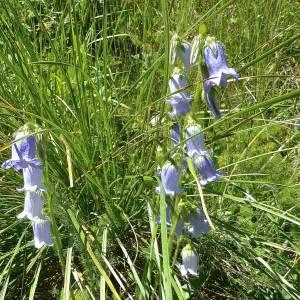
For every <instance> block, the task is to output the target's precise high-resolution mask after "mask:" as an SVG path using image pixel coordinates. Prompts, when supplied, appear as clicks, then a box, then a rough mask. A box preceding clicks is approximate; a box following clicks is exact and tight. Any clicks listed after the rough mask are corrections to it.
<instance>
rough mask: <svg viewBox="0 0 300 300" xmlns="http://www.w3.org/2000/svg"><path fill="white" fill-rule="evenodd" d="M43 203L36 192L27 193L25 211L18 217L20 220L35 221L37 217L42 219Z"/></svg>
mask: <svg viewBox="0 0 300 300" xmlns="http://www.w3.org/2000/svg"><path fill="white" fill-rule="evenodd" d="M42 208H43V201H42V199H41V197H40V195H39V194H38V193H36V192H29V191H28V192H26V193H25V202H24V209H23V211H22V212H21V213H20V214H18V215H17V218H18V219H24V218H27V219H29V220H31V221H32V220H34V219H35V218H36V217H38V218H42Z"/></svg>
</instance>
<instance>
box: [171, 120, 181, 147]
mask: <svg viewBox="0 0 300 300" xmlns="http://www.w3.org/2000/svg"><path fill="white" fill-rule="evenodd" d="M170 137H171V140H172V142H173V143H174V145H177V144H179V142H180V129H179V126H178V125H177V124H174V125H173V126H172V127H171V129H170Z"/></svg>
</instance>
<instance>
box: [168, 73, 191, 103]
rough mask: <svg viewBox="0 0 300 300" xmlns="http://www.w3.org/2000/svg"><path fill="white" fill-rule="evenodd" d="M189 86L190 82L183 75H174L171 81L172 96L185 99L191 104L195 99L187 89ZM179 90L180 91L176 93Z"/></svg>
mask: <svg viewBox="0 0 300 300" xmlns="http://www.w3.org/2000/svg"><path fill="white" fill-rule="evenodd" d="M187 85H188V81H187V79H186V77H185V76H183V75H182V74H174V75H173V76H172V77H171V79H170V80H169V88H170V92H171V94H174V95H173V96H175V95H176V96H180V97H181V98H182V99H185V100H187V101H188V102H189V101H191V100H192V99H193V98H192V97H191V95H190V93H189V91H188V90H187V88H186V87H187ZM178 90H180V91H179V92H178V93H176V92H177V91H178ZM175 93H176V94H175Z"/></svg>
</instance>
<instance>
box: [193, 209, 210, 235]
mask: <svg viewBox="0 0 300 300" xmlns="http://www.w3.org/2000/svg"><path fill="white" fill-rule="evenodd" d="M189 222H190V224H191V225H190V226H189V227H188V232H189V234H191V236H192V238H197V237H199V236H200V235H202V234H203V233H207V232H209V229H210V228H209V224H208V221H207V220H206V219H205V215H204V212H203V210H202V209H197V211H196V212H194V213H191V214H190V215H189Z"/></svg>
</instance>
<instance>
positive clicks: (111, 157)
mask: <svg viewBox="0 0 300 300" xmlns="http://www.w3.org/2000/svg"><path fill="white" fill-rule="evenodd" d="M299 11H300V3H299V2H298V1H296V0H291V1H288V0H264V1H260V0H240V1H231V0H229V1H228V0H224V1H213V0H206V1H205V0H202V1H201V0H184V1H183V0H177V1H174V0H161V1H158V0H143V1H141V0H134V1H133V0H123V1H118V0H110V1H106V0H99V1H86V0H68V1H59V0H53V1H46V0H26V1H25V0H24V1H17V0H6V1H1V3H0V18H1V22H0V61H1V63H0V76H1V82H0V114H1V118H0V127H1V131H0V135H1V136H0V140H1V148H0V160H1V162H2V161H4V160H6V159H7V158H8V157H9V156H10V151H9V149H8V148H9V147H10V142H11V136H12V134H13V132H14V131H16V130H17V129H18V128H19V127H20V126H22V125H23V124H24V123H26V122H28V121H31V122H36V123H37V124H39V125H40V127H41V131H42V132H43V136H44V140H45V147H44V149H45V151H44V159H45V175H44V181H45V183H46V186H47V193H46V197H45V198H46V205H45V210H44V211H45V213H46V215H47V216H48V217H49V218H50V219H51V221H52V229H53V234H54V235H55V238H56V243H55V246H54V247H52V248H51V247H50V248H45V247H44V248H42V249H40V250H36V249H34V248H33V247H32V246H31V245H30V243H29V242H30V240H31V239H32V229H31V225H30V223H29V222H26V221H25V222H24V221H22V222H21V221H19V220H17V219H16V215H17V213H18V212H19V211H21V208H22V206H23V201H24V199H23V195H22V194H17V193H16V191H15V188H16V187H18V186H21V184H22V174H18V173H16V172H14V171H12V170H10V171H4V170H0V176H1V180H0V191H1V193H0V211H1V213H0V291H1V292H0V299H167V300H169V299H299V297H300V276H299V272H300V269H299V258H300V256H299V255H300V242H299V238H300V232H299V225H300V219H299V212H300V204H299V203H300V202H299V198H300V190H299V165H300V159H299V153H300V152H299V142H300V133H299V117H300V106H299V94H300V92H299V91H300V90H299V89H300V79H299V77H300V64H299V55H300V43H299V33H300V21H299ZM200 23H205V24H206V25H207V27H208V30H209V33H210V34H211V35H213V36H215V37H216V38H217V39H218V40H220V41H222V43H223V44H224V46H225V49H226V53H227V57H228V60H229V62H230V65H231V66H233V67H235V68H236V69H237V70H238V71H239V73H240V76H241V79H240V80H239V81H238V82H237V83H235V84H232V85H230V87H228V88H226V90H225V91H222V92H220V94H219V95H218V97H219V101H220V103H221V108H222V110H223V116H224V118H223V119H221V121H219V122H216V121H215V120H213V119H211V118H208V117H207V115H206V113H204V110H206V106H204V105H202V106H201V107H202V109H203V111H200V112H199V117H202V120H203V121H204V123H205V125H206V127H208V126H209V128H208V129H207V130H206V131H205V136H206V140H207V142H208V145H209V147H212V148H213V149H214V152H215V161H216V164H217V166H218V168H219V170H221V171H222V172H223V173H224V174H225V175H224V177H223V179H222V180H220V181H219V182H217V183H214V184H212V185H208V186H207V187H205V189H204V193H205V199H206V203H207V206H208V210H209V212H210V215H211V217H212V220H213V222H214V224H215V225H216V227H217V230H216V232H213V233H209V234H207V235H205V236H203V237H202V238H201V239H200V240H199V241H197V242H195V247H196V249H197V251H198V254H199V255H200V265H201V268H200V276H199V278H197V279H192V280H190V281H187V280H185V279H183V278H181V276H180V274H179V272H178V268H177V267H176V265H174V261H173V262H172V259H173V254H172V253H171V254H168V251H166V249H167V245H166V243H165V241H164V242H162V240H161V238H160V231H162V235H164V234H166V228H165V227H163V228H161V229H160V227H159V226H157V224H155V222H154V221H153V220H155V217H151V215H150V213H151V211H152V212H153V214H154V216H155V215H157V213H158V210H159V203H160V201H163V200H162V199H159V197H157V196H156V195H155V193H154V189H155V186H156V185H157V184H158V183H157V179H156V177H155V176H156V167H157V163H156V162H155V149H156V147H157V146H158V145H160V144H161V143H163V141H166V140H167V136H168V128H169V126H170V120H167V119H166V120H165V122H159V123H158V124H157V125H156V126H154V127H153V126H151V124H150V120H151V119H152V118H153V117H154V116H155V115H157V114H160V116H164V115H165V112H166V111H167V110H168V109H169V107H167V105H165V99H166V96H167V93H168V90H167V80H168V78H169V76H170V72H171V70H168V68H167V67H166V66H167V64H168V62H167V60H168V51H169V50H168V49H169V47H168V44H169V40H170V38H171V34H172V32H177V33H178V34H179V36H181V37H182V38H184V39H185V40H187V41H191V40H192V38H193V36H195V35H196V34H197V32H198V27H199V24H200ZM194 72H196V70H195V71H194ZM193 78H195V76H193V74H192V75H191V78H190V82H191V83H194V82H193ZM195 86H196V84H195V83H194V85H193V86H192V87H191V90H193V89H195ZM72 178H73V187H70V181H71V182H72ZM185 187H186V189H187V190H188V198H189V199H190V201H191V202H192V203H195V204H198V203H199V196H198V191H197V189H196V184H195V182H194V181H193V180H190V181H189V182H185ZM150 207H151V208H152V210H150V209H149V208H150ZM181 246H183V245H181ZM181 246H179V248H176V249H177V250H180V249H181V248H180V247H181ZM172 264H173V266H172V267H171V268H170V265H172Z"/></svg>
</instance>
